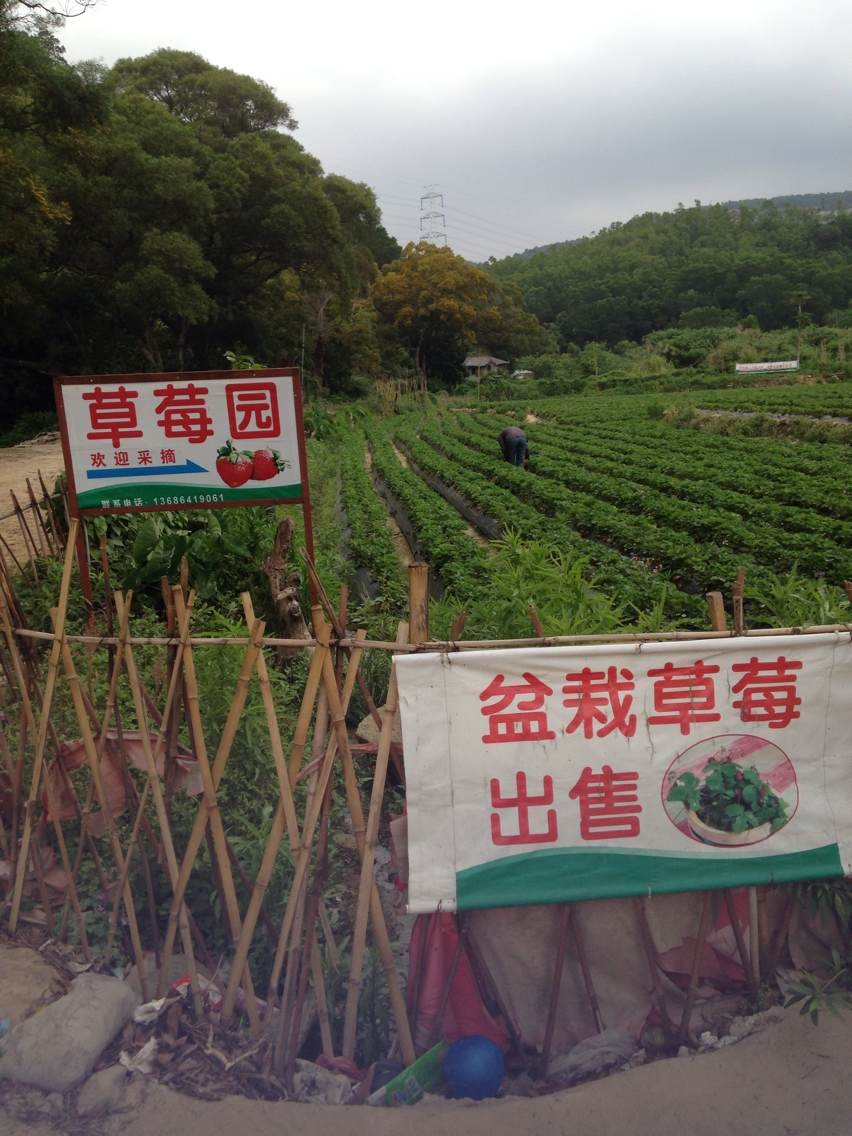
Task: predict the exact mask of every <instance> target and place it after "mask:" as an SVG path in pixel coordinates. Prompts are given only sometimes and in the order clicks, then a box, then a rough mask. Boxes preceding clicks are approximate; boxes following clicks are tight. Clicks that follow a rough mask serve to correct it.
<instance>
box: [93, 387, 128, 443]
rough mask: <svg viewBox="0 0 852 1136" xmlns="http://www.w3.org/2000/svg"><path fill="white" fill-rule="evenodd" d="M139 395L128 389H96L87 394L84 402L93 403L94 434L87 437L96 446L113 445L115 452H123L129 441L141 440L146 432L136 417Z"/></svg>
mask: <svg viewBox="0 0 852 1136" xmlns="http://www.w3.org/2000/svg"><path fill="white" fill-rule="evenodd" d="M138 398H139V392H138V391H135V390H128V389H127V387H125V386H120V387H116V388H115V389H114V390H104V388H103V387H95V389H94V390H93V391H86V392H85V393H84V395H83V401H84V402H88V403H89V422H90V424H91V427H92V428H91V430H90V431H89V432H88V434H86V437H87V438H88V439H89V440H90V441H92V442H105V441H109V442H110V443H111V444H112V447H113V449H115V450H117V449H120V447H121V443H122V441H123V440H124V439H126V438H141V437H142V431H141V430H140V429H139V422H138V419H137V415H136V401H135V400H136V399H138Z"/></svg>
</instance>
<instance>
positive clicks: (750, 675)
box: [395, 633, 852, 912]
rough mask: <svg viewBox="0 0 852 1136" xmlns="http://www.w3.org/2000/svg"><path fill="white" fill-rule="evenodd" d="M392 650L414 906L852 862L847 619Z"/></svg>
mask: <svg viewBox="0 0 852 1136" xmlns="http://www.w3.org/2000/svg"><path fill="white" fill-rule="evenodd" d="M395 666H396V671H397V677H398V681H399V690H400V710H401V715H402V732H403V742H404V747H405V776H406V798H407V809H408V857H409V906H410V909H411V910H412V911H415V912H427V911H434V910H436V909H437V908H439V907H442V908H444V909H446V910H454V909H457V908H458V909H466V908H479V907H500V906H512V905H516V904H532V903H559V902H566V901H570V900H580V899H595V898H605V897H611V896H629V895H650V894H652V893H655V892H674V891H692V890H700V889H703V888H722V887H735V886H740V885H745V884H766V883H772V882H778V881H789V880H801V879H819V878H827V877H832V876H842V875H844V874H849V873H850V871H851V870H852V636H850V635H849V634H848V633H837V634H833V633H832V634H821V635H801V636H755V637H752V636H749V637H743V638H736V639H735V638H726V639H709V640H692V641H679V642H671V643H649V642H642V643H631V644H629V645H595V646H593V647H559V648H544V649H542V648H531V649H523V650H522V649H513V650H500V651H470V652H467V651H465V652H464V653H462V652H455V653H449V654H422V655H420V654H412V655H408V656H401V657H399V658H398V659H397V660H396V661H395Z"/></svg>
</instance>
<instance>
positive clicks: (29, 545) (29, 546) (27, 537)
mask: <svg viewBox="0 0 852 1136" xmlns="http://www.w3.org/2000/svg"><path fill="white" fill-rule="evenodd" d="M9 496H10V497H11V498H12V504H13V505H14V507H15V516H16V517H17V518H18V524H19V526H20V529H21V536H22V537H23V540H24V548H25V550H26V553H27V556H30V554H32V559H31V560H30V566H31V567H32V570H33V576H34V578H35V579H36V580H38V579H39V578H40V577H39V574H38V566H37V565H36V561H37V560H38V557H39V551H38V548H37V546H36V542H35V541H34V540H33V534H32V533H31V532H30V526H29V525H28V524H27V519H26V517H25V516H24V510H23V509H22V508H21V506H20V504H19V503H18V498H17V497H16V496H15V494H14V493H13V491H12V490H11V489H10V490H9Z"/></svg>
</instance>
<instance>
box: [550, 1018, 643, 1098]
mask: <svg viewBox="0 0 852 1136" xmlns="http://www.w3.org/2000/svg"><path fill="white" fill-rule="evenodd" d="M635 1050H636V1042H635V1041H634V1039H633V1037H632V1035H631V1034H629V1033H624V1031H622V1030H616V1029H609V1030H604V1031H603V1033H599V1034H596V1035H595V1036H594V1037H587V1038H586V1039H585V1040H584V1041H581V1042H579V1044H577V1045H575V1046H574V1048H573V1049H572V1050H571V1051H570V1053H566V1054H563V1056H561V1057H555V1058H554V1059H553V1060H552V1061H551V1062H550V1067H549V1069H548V1075H547V1079H548V1081H553V1082H556V1083H557V1084H559V1085H573V1084H575V1083H576V1082H577V1081H582V1080H584V1078H586V1077H594V1076H597V1074H598V1073H603V1072H604V1070H606V1069H611V1068H612V1067H613V1066H615V1065H623V1064H624V1063H625V1061H629V1060H630V1058H631V1057H632V1056H633V1053H634V1052H635Z"/></svg>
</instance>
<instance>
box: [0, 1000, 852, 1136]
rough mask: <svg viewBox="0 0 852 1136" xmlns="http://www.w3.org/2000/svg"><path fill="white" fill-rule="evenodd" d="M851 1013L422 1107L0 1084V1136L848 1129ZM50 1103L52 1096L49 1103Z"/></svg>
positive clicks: (788, 1020)
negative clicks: (105, 1097) (115, 1095)
mask: <svg viewBox="0 0 852 1136" xmlns="http://www.w3.org/2000/svg"><path fill="white" fill-rule="evenodd" d="M850 1061H852V1020H849V1019H843V1020H838V1019H835V1018H832V1017H831V1016H830V1015H828V1016H826V1017H824V1018H823V1020H822V1021H821V1022H820V1024H819V1025H818V1026H816V1027H814V1026H812V1025H811V1024H810V1022H809V1020H807V1019H806V1018H802V1017H801V1016H800V1015H798V1014H797V1013H796V1012H795V1011H778V1012H777V1020H773V1021H772V1022H770V1023H769V1024H767V1026H766V1027H765V1028H764V1029H763V1030H762V1031H761V1032H759V1033H755V1034H752V1035H751V1036H750V1037H747V1038H746V1039H745V1040H744V1041H742V1042H740V1043H739V1044H737V1045H732V1046H729V1047H728V1048H725V1049H721V1050H718V1051H716V1052H712V1053H705V1054H698V1055H696V1056H691V1057H677V1058H671V1059H669V1060H665V1061H657V1062H655V1063H653V1064H650V1065H645V1066H641V1067H639V1068H637V1069H631V1070H630V1071H629V1072H625V1073H616V1074H614V1075H612V1076H610V1077H605V1078H603V1079H602V1080H598V1081H593V1082H589V1083H587V1084H584V1085H579V1086H577V1087H576V1088H573V1089H569V1090H566V1091H564V1092H561V1093H555V1094H553V1095H551V1096H544V1097H537V1098H532V1099H526V1098H519V1097H515V1098H512V1099H508V1100H503V1101H493V1102H483V1103H481V1104H473V1103H470V1102H468V1103H465V1102H459V1103H451V1102H444V1101H437V1102H436V1103H434V1104H431V1103H425V1102H423V1103H421V1104H419V1105H416V1106H414V1107H412V1108H409V1109H407V1110H405V1111H404V1112H400V1111H399V1110H398V1109H374V1108H366V1107H360V1108H356V1107H333V1106H323V1105H306V1104H292V1103H286V1102H285V1103H267V1102H258V1101H248V1100H244V1099H241V1098H236V1097H229V1098H227V1099H225V1100H222V1101H216V1102H206V1101H199V1100H193V1099H190V1098H189V1097H183V1096H179V1095H178V1094H177V1093H174V1092H172V1091H170V1090H168V1089H165V1088H162V1087H161V1086H159V1085H156V1084H154V1085H151V1086H149V1087H148V1089H147V1091H146V1092H145V1094H144V1096H143V1097H142V1099H141V1101H137V1102H134V1105H133V1107H132V1108H131V1109H129V1110H128V1111H125V1112H123V1113H120V1112H119V1113H114V1114H112V1115H111V1116H108V1117H106V1118H104V1119H102V1120H89V1121H85V1122H84V1121H82V1120H78V1119H76V1118H74V1117H73V1115H72V1114H71V1113H70V1111H69V1112H66V1113H65V1115H64V1116H63V1117H59V1116H56V1117H55V1119H50V1118H49V1117H46V1116H45V1114H44V1113H43V1112H42V1111H41V1110H39V1109H35V1108H34V1107H33V1105H34V1103H35V1102H34V1100H33V1096H34V1094H32V1093H29V1094H27V1095H26V1100H27V1105H26V1107H25V1108H24V1107H23V1106H21V1105H20V1104H19V1103H18V1098H17V1096H16V1094H15V1093H14V1092H13V1091H9V1090H6V1091H3V1090H0V1133H2V1134H3V1136H169V1134H172V1133H181V1136H233V1133H234V1132H251V1133H252V1136H280V1134H281V1133H305V1134H306V1136H348V1134H350V1133H351V1134H352V1136H362V1134H363V1136H397V1134H398V1133H399V1131H400V1130H401V1128H402V1126H403V1125H404V1127H405V1131H406V1133H407V1136H445V1134H446V1136H449V1134H451V1133H452V1134H455V1133H459V1134H464V1136H525V1134H526V1133H530V1134H532V1133H535V1134H536V1136H539V1134H541V1133H553V1134H554V1136H562V1134H564V1136H580V1134H582V1136H719V1134H720V1133H725V1132H742V1133H748V1136H849V1133H850V1131H852V1078H850V1076H849V1067H850ZM57 1104H58V1101H55V1102H54V1106H56V1105H57Z"/></svg>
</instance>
